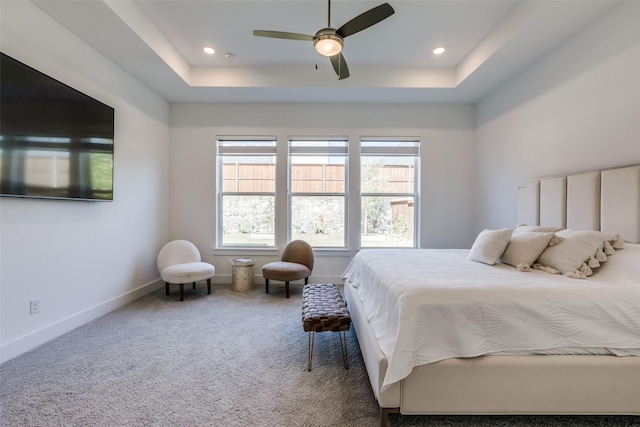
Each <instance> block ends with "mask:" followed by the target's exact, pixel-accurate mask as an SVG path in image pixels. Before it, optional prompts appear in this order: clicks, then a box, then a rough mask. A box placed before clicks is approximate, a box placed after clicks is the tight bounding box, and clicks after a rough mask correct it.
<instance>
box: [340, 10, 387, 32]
mask: <svg viewBox="0 0 640 427" xmlns="http://www.w3.org/2000/svg"><path fill="white" fill-rule="evenodd" d="M394 13H395V11H394V10H393V8H392V7H391V5H389V3H383V4H381V5H380V6H376V7H374V8H373V9H369V10H368V11H366V12H364V13H363V14H361V15H358V16H356V17H355V18H353V19H352V20H351V21H349V22H347V23H346V24H344V25H343V26H342V27H340V28H338V30H337V31H336V34H338V35H339V36H340V37H342V38H344V37H347V36H350V35H352V34H355V33H357V32H359V31H362V30H364V29H365V28H369V27H370V26H372V25H374V24H377V23H378V22H380V21H382V20H383V19H386V18H388V17H390V16H391V15H393V14H394Z"/></svg>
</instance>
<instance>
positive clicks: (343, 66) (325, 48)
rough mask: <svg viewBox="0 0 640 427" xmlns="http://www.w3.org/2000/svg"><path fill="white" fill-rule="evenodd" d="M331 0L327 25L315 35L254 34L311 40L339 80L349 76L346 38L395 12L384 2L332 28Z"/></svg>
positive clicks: (254, 32)
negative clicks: (345, 57)
mask: <svg viewBox="0 0 640 427" xmlns="http://www.w3.org/2000/svg"><path fill="white" fill-rule="evenodd" d="M328 2H329V12H328V22H327V27H326V28H322V29H320V30H318V32H316V34H315V35H314V36H309V35H307V34H299V33H288V32H284V31H269V30H253V35H254V36H258V37H271V38H276V39H287V40H310V41H313V46H314V47H315V49H316V51H317V52H318V53H319V54H320V55H323V56H328V57H329V59H330V60H331V64H332V65H333V69H334V70H335V71H336V74H337V75H338V80H342V79H346V78H347V77H349V68H348V67H347V63H346V62H345V60H344V56H342V53H341V51H342V47H343V46H344V38H345V37H348V36H350V35H353V34H355V33H358V32H360V31H362V30H364V29H366V28H369V27H370V26H372V25H375V24H377V23H378V22H380V21H382V20H383V19H386V18H388V17H390V16H391V15H393V14H394V10H393V8H392V7H391V6H390V5H389V3H383V4H381V5H380V6H376V7H374V8H373V9H369V10H368V11H366V12H364V13H362V14H360V15H358V16H356V17H355V18H353V19H352V20H350V21H349V22H347V23H346V24H344V25H343V26H342V27H340V28H338V29H337V30H336V29H335V28H331V0H328Z"/></svg>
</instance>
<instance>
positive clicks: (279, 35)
mask: <svg viewBox="0 0 640 427" xmlns="http://www.w3.org/2000/svg"><path fill="white" fill-rule="evenodd" d="M253 35H254V36H257V37H271V38H274V39H287V40H313V36H308V35H306V34H298V33H287V32H285V31H269V30H253Z"/></svg>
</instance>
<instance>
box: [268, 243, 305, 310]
mask: <svg viewBox="0 0 640 427" xmlns="http://www.w3.org/2000/svg"><path fill="white" fill-rule="evenodd" d="M313 261H314V259H313V249H311V245H309V243H307V242H305V241H304V240H294V241H293V242H291V243H289V244H288V245H287V246H286V247H285V248H284V252H283V253H282V259H281V261H274V262H270V263H268V264H265V265H264V267H262V277H264V282H265V291H266V293H269V280H278V281H280V282H284V287H285V293H286V296H287V298H289V282H291V281H293V280H300V279H304V284H305V285H307V284H309V276H311V272H312V271H313Z"/></svg>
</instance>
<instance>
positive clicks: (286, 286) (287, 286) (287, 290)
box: [284, 282, 289, 298]
mask: <svg viewBox="0 0 640 427" xmlns="http://www.w3.org/2000/svg"><path fill="white" fill-rule="evenodd" d="M284 291H285V293H286V294H287V298H289V282H284Z"/></svg>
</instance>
